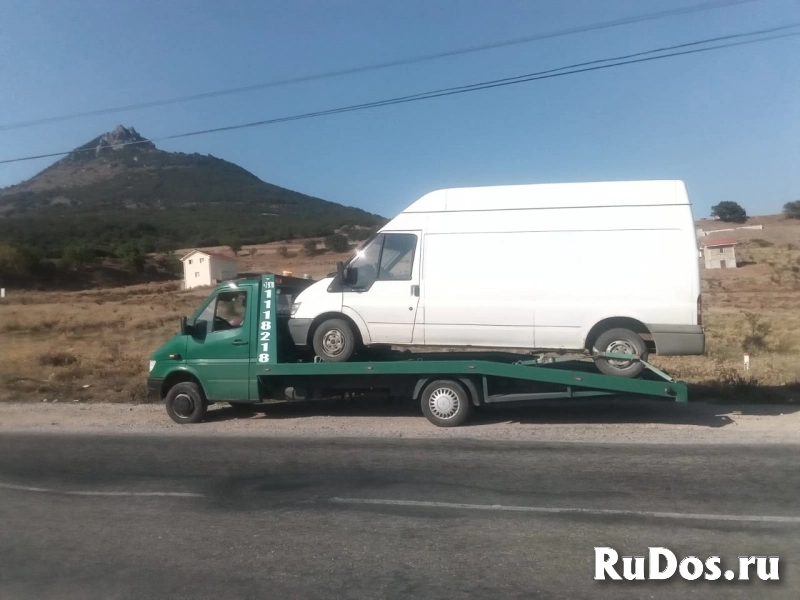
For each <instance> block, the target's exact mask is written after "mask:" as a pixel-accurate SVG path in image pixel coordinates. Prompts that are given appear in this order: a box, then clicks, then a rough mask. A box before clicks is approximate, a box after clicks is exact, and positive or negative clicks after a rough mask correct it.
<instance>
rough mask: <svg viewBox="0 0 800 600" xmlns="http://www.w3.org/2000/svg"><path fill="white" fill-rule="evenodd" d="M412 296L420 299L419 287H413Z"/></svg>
mask: <svg viewBox="0 0 800 600" xmlns="http://www.w3.org/2000/svg"><path fill="white" fill-rule="evenodd" d="M411 295H412V296H416V297H417V298H419V286H418V285H412V286H411Z"/></svg>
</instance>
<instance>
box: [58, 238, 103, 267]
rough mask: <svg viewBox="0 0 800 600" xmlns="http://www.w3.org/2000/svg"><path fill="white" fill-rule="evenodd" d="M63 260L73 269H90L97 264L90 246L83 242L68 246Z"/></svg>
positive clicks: (63, 254)
mask: <svg viewBox="0 0 800 600" xmlns="http://www.w3.org/2000/svg"><path fill="white" fill-rule="evenodd" d="M61 259H62V260H63V262H64V265H65V266H66V267H69V268H71V269H81V268H83V267H88V266H90V265H92V264H94V262H95V256H94V252H93V251H92V249H91V248H89V246H87V245H86V244H83V243H81V242H74V243H72V244H68V245H67V246H66V248H64V252H63V253H62V255H61Z"/></svg>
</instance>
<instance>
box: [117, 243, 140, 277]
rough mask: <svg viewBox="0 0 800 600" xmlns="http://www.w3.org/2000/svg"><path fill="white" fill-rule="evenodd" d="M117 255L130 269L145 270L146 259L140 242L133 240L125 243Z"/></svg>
mask: <svg viewBox="0 0 800 600" xmlns="http://www.w3.org/2000/svg"><path fill="white" fill-rule="evenodd" d="M117 256H119V258H121V259H122V262H123V264H124V265H125V266H126V267H128V268H129V269H132V270H133V271H135V272H137V273H141V272H142V271H144V265H145V262H146V259H145V255H144V254H142V251H141V249H140V248H139V245H138V244H134V243H132V242H130V243H127V244H125V245H124V246H122V248H121V249H120V250H119V251H118V252H117Z"/></svg>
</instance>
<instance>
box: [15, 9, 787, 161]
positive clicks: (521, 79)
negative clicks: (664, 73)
mask: <svg viewBox="0 0 800 600" xmlns="http://www.w3.org/2000/svg"><path fill="white" fill-rule="evenodd" d="M798 28H800V23H794V24H791V25H784V26H781V27H773V28H770V29H762V30H759V31H751V32H747V33H738V34H732V35H727V36H722V37H718V38H709V39H707V40H698V41H694V42H688V43H685V44H678V45H675V46H667V47H664V48H659V49H654V50H646V51H643V52H637V53H635V54H629V55H625V56H619V57H614V58H605V59H599V60H593V61H589V62H584V63H576V64H573V65H568V66H564V67H558V68H555V69H548V70H546V71H538V72H535V73H528V74H525V75H518V76H515V77H506V78H503V79H495V80H491V81H483V82H480V83H474V84H469V85H463V86H457V87H450V88H443V89H438V90H431V91H428V92H421V93H418V94H412V95H408V96H399V97H395V98H388V99H386V100H377V101H374V102H365V103H361V104H352V105H349V106H342V107H338V108H331V109H327V110H320V111H314V112H308V113H302V114H298V115H291V116H287V117H277V118H274V119H266V120H263V121H253V122H250V123H241V124H237V125H227V126H223V127H214V128H210V129H201V130H197V131H190V132H185V133H177V134H173V135H167V136H161V137H157V138H151V139H148V140H140V141H134V142H125V143H122V144H116V145H115V146H114V148H120V147H123V146H134V145H138V144H146V143H149V142H151V141H164V140H174V139H179V138H185V137H192V136H197V135H206V134H210V133H219V132H223V131H234V130H237V129H247V128H251V127H260V126H264V125H274V124H277V123H286V122H290V121H300V120H305V119H312V118H316V117H322V116H328V115H333V114H340V113H346V112H355V111H359V110H366V109H371V108H379V107H383V106H392V105H396V104H405V103H408V102H417V101H421V100H429V99H432V98H441V97H444V96H453V95H456V94H464V93H467V92H474V91H479V90H487V89H492V88H498V87H505V86H509V85H516V84H519V83H527V82H531V81H541V80H543V79H552V78H555V77H564V76H566V75H576V74H578V73H587V72H590V71H599V70H603V69H610V68H614V67H620V66H624V65H631V64H637V63H644V62H651V61H655V60H661V59H664V58H672V57H676V56H686V55H691V54H699V53H702V52H710V51H712V50H721V49H723V48H732V47H735V46H744V45H749V44H757V43H761V42H766V41H771V40H777V39H782V38H788V37H793V36H798V35H800V31H791V30H792V29H794V30H797V29H798ZM765 34H773V35H765ZM753 36H762V37H756V38H755V39H742V38H753ZM736 40H738V41H736ZM714 42H724V43H718V44H716V45H713V46H704V47H699V48H698V47H696V46H700V45H702V44H709V43H714ZM681 48H683V50H680V49H681ZM603 63H604V64H603ZM94 151H95V149H94V148H86V149H83V150H70V151H66V152H52V153H49V154H39V155H36V156H25V157H20V158H9V159H4V160H0V164H8V163H15V162H22V161H28V160H36V159H40V158H52V157H55V156H65V155H67V154H73V153H79V152H94Z"/></svg>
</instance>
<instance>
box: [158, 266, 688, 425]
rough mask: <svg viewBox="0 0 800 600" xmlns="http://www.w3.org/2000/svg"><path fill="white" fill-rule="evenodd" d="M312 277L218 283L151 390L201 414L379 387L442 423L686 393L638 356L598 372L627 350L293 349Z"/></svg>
mask: <svg viewBox="0 0 800 600" xmlns="http://www.w3.org/2000/svg"><path fill="white" fill-rule="evenodd" d="M311 283H313V281H311V280H308V279H304V278H299V277H291V276H281V275H276V274H273V273H267V274H264V275H262V276H259V277H257V278H251V279H244V280H241V281H235V282H227V283H223V284H220V285H219V286H218V287H217V288H216V289H215V290H214V291H213V292H212V293H211V295H210V296H209V297H208V298H206V300H205V301H204V302H203V303H202V304H201V306H200V307H199V308H198V310H197V311H196V313H195V314H194V315H193V316H192V317H191V318H188V319H187V318H186V317H184V318H182V319H181V323H180V332H179V333H178V334H177V335H175V336H174V337H173V338H172V339H171V340H169V341H168V342H166V343H165V344H164V345H163V346H161V347H160V348H159V349H158V350H156V351H155V353H153V355H152V357H151V360H150V374H149V378H148V383H147V385H148V392H149V394H150V395H151V396H155V397H157V398H160V399H162V400H163V401H164V402H165V405H166V410H167V413H168V414H169V416H170V417H171V418H172V420H173V421H175V422H176V423H180V424H189V423H199V422H201V421H203V420H204V418H205V417H206V414H207V410H208V407H209V405H211V404H214V403H228V404H230V405H231V406H233V407H234V408H237V409H242V410H247V409H252V408H253V406H254V405H263V404H270V403H276V402H302V401H312V400H321V399H330V398H336V397H343V396H345V395H347V394H359V393H364V394H365V395H367V396H368V395H370V394H372V395H375V394H376V393H377V392H388V393H389V395H390V396H392V397H401V398H411V399H412V400H414V401H419V402H420V404H421V407H422V412H423V414H424V415H425V417H426V418H427V419H428V420H429V421H430V422H431V423H433V424H434V425H436V426H439V427H455V426H458V425H461V424H463V423H465V422H466V421H467V420H468V419H469V417H470V414H471V413H472V411H473V410H474V409H475V408H476V407H480V406H484V405H493V404H500V403H509V402H515V403H521V402H529V401H537V400H544V399H560V398H564V399H568V398H586V397H602V396H608V395H618V394H627V395H633V396H637V397H661V398H667V399H670V400H674V401H676V402H687V401H688V389H687V386H686V384H685V383H682V382H679V381H675V380H674V379H673V378H672V377H670V376H669V375H668V374H667V373H665V372H664V371H661V370H660V369H658V368H656V367H655V366H653V365H651V364H649V363H647V362H645V361H642V362H644V365H645V367H646V369H645V370H644V371H643V373H642V375H641V376H639V377H637V378H626V377H621V376H616V375H605V374H601V373H599V372H597V371H596V368H595V366H594V364H593V361H594V359H596V358H606V359H615V360H641V359H640V358H639V357H637V356H635V355H629V354H611V353H607V354H596V355H593V356H588V355H566V356H558V355H556V356H551V355H547V354H538V355H532V354H530V355H524V354H518V353H513V352H502V351H486V352H472V351H469V352H420V353H415V352H410V351H408V350H405V351H397V350H392V349H387V350H381V349H378V350H377V351H375V350H374V349H371V350H370V352H369V353H366V352H365V353H362V355H361V356H357V357H356V360H351V361H349V362H339V363H334V362H322V361H321V360H320V359H319V357H316V356H313V355H312V354H310V353H308V352H303V351H302V350H299V349H298V348H297V347H296V346H295V345H294V343H293V342H292V340H291V337H290V334H289V331H288V321H289V318H290V312H291V305H292V299H293V298H294V297H296V296H297V295H298V294H299V293H300V292H301V291H302V290H303V289H305V288H306V287H308V286H309V285H311Z"/></svg>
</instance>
